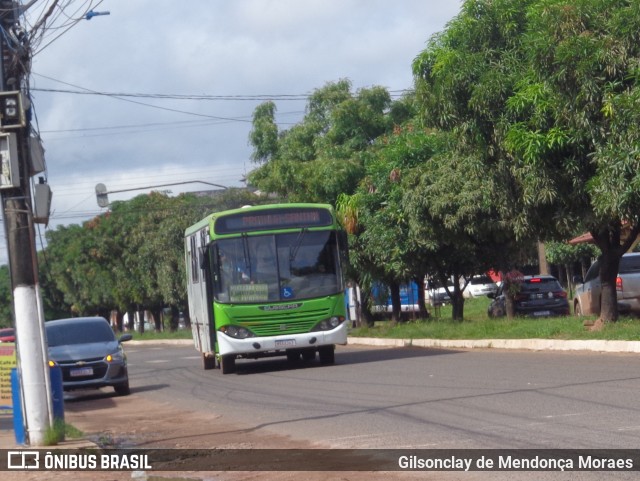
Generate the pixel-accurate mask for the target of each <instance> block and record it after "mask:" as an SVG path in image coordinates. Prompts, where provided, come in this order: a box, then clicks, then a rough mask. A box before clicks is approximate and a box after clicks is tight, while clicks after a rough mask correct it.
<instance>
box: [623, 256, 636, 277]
mask: <svg viewBox="0 0 640 481" xmlns="http://www.w3.org/2000/svg"><path fill="white" fill-rule="evenodd" d="M638 271H640V256H638V255H632V256H623V257H622V258H621V259H620V269H619V271H618V272H619V273H620V274H626V273H628V272H638Z"/></svg>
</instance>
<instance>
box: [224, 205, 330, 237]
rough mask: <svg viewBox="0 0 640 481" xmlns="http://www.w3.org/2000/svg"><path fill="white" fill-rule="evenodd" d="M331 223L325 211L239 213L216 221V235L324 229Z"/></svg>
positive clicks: (312, 209) (287, 210) (298, 210)
mask: <svg viewBox="0 0 640 481" xmlns="http://www.w3.org/2000/svg"><path fill="white" fill-rule="evenodd" d="M331 223H332V218H331V213H330V212H329V211H328V210H327V209H322V208H315V207H293V208H290V209H285V210H283V209H278V210H275V209H274V210H270V209H266V210H259V211H250V212H246V213H244V212H240V213H235V214H231V215H228V216H224V217H220V218H218V219H216V222H215V225H214V229H215V233H216V234H235V233H240V232H251V231H259V230H270V229H295V228H302V227H326V226H330V225H331Z"/></svg>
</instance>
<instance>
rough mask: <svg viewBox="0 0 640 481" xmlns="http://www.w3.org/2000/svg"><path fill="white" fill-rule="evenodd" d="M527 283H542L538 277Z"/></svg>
mask: <svg viewBox="0 0 640 481" xmlns="http://www.w3.org/2000/svg"><path fill="white" fill-rule="evenodd" d="M529 282H530V283H531V284H537V283H540V282H542V279H540V278H539V277H533V278H532V279H529Z"/></svg>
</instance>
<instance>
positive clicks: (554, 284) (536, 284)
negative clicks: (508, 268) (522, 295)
mask: <svg viewBox="0 0 640 481" xmlns="http://www.w3.org/2000/svg"><path fill="white" fill-rule="evenodd" d="M520 289H521V291H522V292H553V291H560V290H562V286H560V283H559V282H558V281H557V280H556V279H553V278H545V277H534V278H533V279H525V281H524V282H523V283H522V286H521V288H520Z"/></svg>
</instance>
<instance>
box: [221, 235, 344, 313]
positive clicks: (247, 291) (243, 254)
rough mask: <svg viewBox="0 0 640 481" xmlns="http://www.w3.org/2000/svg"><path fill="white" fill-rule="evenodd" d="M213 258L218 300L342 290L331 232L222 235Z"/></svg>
mask: <svg viewBox="0 0 640 481" xmlns="http://www.w3.org/2000/svg"><path fill="white" fill-rule="evenodd" d="M213 257H214V259H215V261H214V262H215V265H214V268H213V271H214V273H215V282H214V285H215V292H214V295H215V297H216V299H217V300H218V301H219V302H229V303H250V302H266V301H289V300H296V299H304V298H310V297H318V296H326V295H330V294H335V293H337V292H339V291H340V290H341V289H342V285H341V282H340V272H339V267H338V248H337V243H336V235H335V232H331V231H320V232H314V231H307V230H303V231H300V232H298V233H292V234H275V235H265V236H252V237H242V238H235V239H222V240H219V241H218V242H217V243H216V244H215V245H214V255H213Z"/></svg>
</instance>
